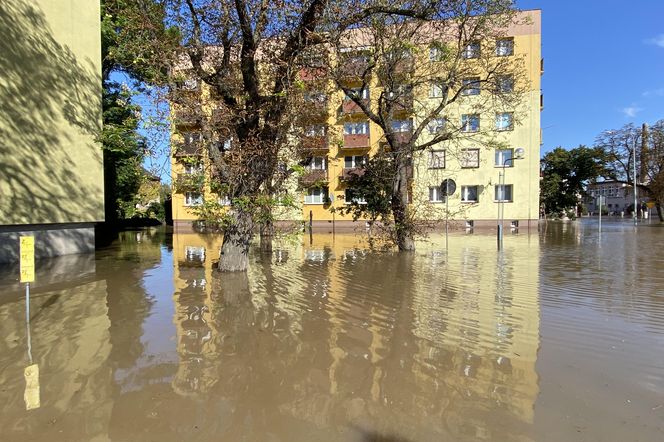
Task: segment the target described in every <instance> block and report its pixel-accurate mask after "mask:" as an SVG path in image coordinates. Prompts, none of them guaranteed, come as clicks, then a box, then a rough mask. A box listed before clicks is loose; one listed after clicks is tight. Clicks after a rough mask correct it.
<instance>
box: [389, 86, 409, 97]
mask: <svg viewBox="0 0 664 442" xmlns="http://www.w3.org/2000/svg"><path fill="white" fill-rule="evenodd" d="M386 90H387V91H388V92H387V97H388V98H392V99H396V98H401V97H409V96H410V95H412V93H413V86H412V85H410V84H395V85H394V87H393V88H391V89H387V88H386Z"/></svg>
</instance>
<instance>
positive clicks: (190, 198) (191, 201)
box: [184, 192, 203, 206]
mask: <svg viewBox="0 0 664 442" xmlns="http://www.w3.org/2000/svg"><path fill="white" fill-rule="evenodd" d="M201 204H203V195H201V194H200V193H198V192H185V194H184V205H185V206H200V205H201Z"/></svg>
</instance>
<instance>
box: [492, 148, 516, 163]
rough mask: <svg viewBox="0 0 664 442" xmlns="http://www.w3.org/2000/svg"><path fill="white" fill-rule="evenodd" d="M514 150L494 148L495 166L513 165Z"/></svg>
mask: <svg viewBox="0 0 664 442" xmlns="http://www.w3.org/2000/svg"><path fill="white" fill-rule="evenodd" d="M513 154H514V150H512V149H496V166H497V167H503V166H505V167H512V166H514V161H513V159H512V155H513Z"/></svg>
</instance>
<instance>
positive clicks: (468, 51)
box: [461, 42, 480, 58]
mask: <svg viewBox="0 0 664 442" xmlns="http://www.w3.org/2000/svg"><path fill="white" fill-rule="evenodd" d="M461 56H462V57H463V58H479V56H480V44H479V43H478V42H473V43H468V44H467V45H466V46H465V47H464V48H463V51H462V52H461Z"/></svg>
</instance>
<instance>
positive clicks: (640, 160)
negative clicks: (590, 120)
mask: <svg viewBox="0 0 664 442" xmlns="http://www.w3.org/2000/svg"><path fill="white" fill-rule="evenodd" d="M595 146H596V147H597V148H598V149H600V150H601V152H602V153H603V155H605V156H606V158H607V168H606V172H605V173H604V177H605V178H607V179H611V180H615V181H617V182H619V183H624V184H627V185H630V186H634V185H636V188H637V189H638V190H639V192H640V193H641V194H642V195H644V196H646V197H648V198H650V199H651V200H652V201H654V202H655V205H656V208H657V215H658V216H659V219H660V221H664V214H663V213H662V203H663V202H664V120H659V121H657V122H656V123H655V124H653V125H652V127H650V128H648V125H647V124H643V125H642V126H641V127H638V126H635V125H633V124H627V125H625V126H623V127H622V128H620V129H617V130H606V131H604V132H602V133H601V134H600V135H599V136H598V137H597V139H596V141H595ZM635 162H636V164H635ZM634 170H636V176H635V174H634Z"/></svg>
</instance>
